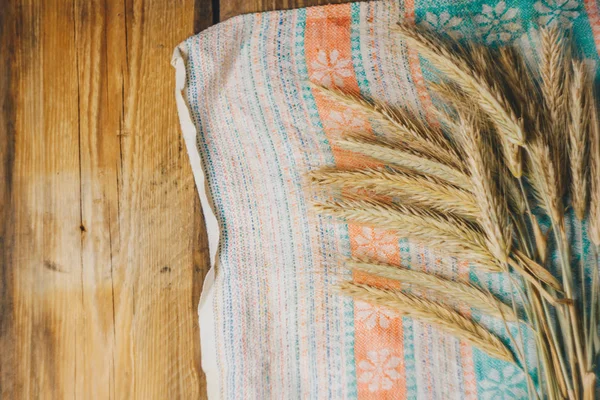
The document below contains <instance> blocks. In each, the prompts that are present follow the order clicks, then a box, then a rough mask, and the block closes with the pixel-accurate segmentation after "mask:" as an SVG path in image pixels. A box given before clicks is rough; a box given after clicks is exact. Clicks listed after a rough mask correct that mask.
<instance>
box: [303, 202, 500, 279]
mask: <svg viewBox="0 0 600 400" xmlns="http://www.w3.org/2000/svg"><path fill="white" fill-rule="evenodd" d="M315 208H316V209H317V210H318V211H320V212H321V213H323V214H327V215H331V216H335V217H338V218H344V219H346V220H347V221H350V222H352V223H356V224H360V225H367V226H374V227H381V228H385V229H394V230H396V231H397V232H398V234H399V235H400V236H402V237H410V238H414V239H416V240H419V241H421V242H422V243H424V244H427V245H429V246H431V247H434V248H441V249H443V250H444V252H445V253H446V254H448V255H449V256H457V257H461V258H463V259H467V260H469V261H472V262H474V263H477V264H478V265H479V266H480V267H481V268H484V269H486V270H488V271H492V272H500V271H502V268H501V265H499V263H498V261H497V260H496V259H495V257H494V256H493V254H492V253H491V252H490V250H489V249H488V247H487V240H486V238H485V235H484V234H483V233H482V232H481V231H479V230H478V229H476V228H474V227H473V226H472V225H471V224H470V223H468V222H467V221H465V220H462V219H460V218H458V217H452V216H450V215H444V214H440V213H436V212H433V211H429V210H424V209H419V208H416V207H411V206H407V205H400V204H391V203H386V202H383V201H378V200H369V199H348V198H346V199H342V200H336V201H330V202H326V203H317V204H315Z"/></svg>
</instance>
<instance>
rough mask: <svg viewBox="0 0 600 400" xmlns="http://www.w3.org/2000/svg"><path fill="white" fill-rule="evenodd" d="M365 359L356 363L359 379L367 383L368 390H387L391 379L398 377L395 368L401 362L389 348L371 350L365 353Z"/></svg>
mask: <svg viewBox="0 0 600 400" xmlns="http://www.w3.org/2000/svg"><path fill="white" fill-rule="evenodd" d="M367 357H368V358H367V359H366V360H362V361H360V362H359V363H358V368H359V378H358V379H359V381H360V382H362V383H368V385H369V391H371V392H377V391H387V390H390V389H391V388H392V385H393V381H395V380H398V379H400V377H401V376H400V373H399V372H398V370H397V368H398V366H399V365H400V363H401V362H402V360H401V359H400V357H396V356H394V355H393V354H392V352H391V350H390V349H381V350H373V351H370V352H368V353H367Z"/></svg>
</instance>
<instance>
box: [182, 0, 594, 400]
mask: <svg viewBox="0 0 600 400" xmlns="http://www.w3.org/2000/svg"><path fill="white" fill-rule="evenodd" d="M598 9H599V8H598V4H597V2H595V1H594V0H589V1H585V2H581V3H580V2H577V1H574V0H540V1H517V0H514V1H496V0H486V1H460V2H453V1H449V0H422V1H413V0H407V1H406V2H400V3H397V2H372V3H353V4H344V5H334V6H324V7H314V8H307V9H298V10H292V11H281V12H269V13H262V14H253V15H244V16H239V17H235V18H232V19H230V20H228V21H225V22H223V23H221V24H219V25H216V26H214V27H212V28H209V29H207V30H206V31H204V32H201V33H200V34H198V35H196V36H193V37H191V38H189V39H188V40H186V41H185V42H183V43H182V44H181V45H179V46H178V48H177V49H176V50H175V55H174V58H173V64H174V65H175V67H176V69H177V101H178V104H179V111H180V116H181V121H182V127H183V131H184V136H185V139H186V144H187V147H188V152H189V155H190V161H191V163H192V166H193V170H194V175H195V178H196V183H197V186H198V188H199V192H200V196H201V201H202V205H203V209H204V214H205V217H206V220H207V227H208V233H209V240H210V245H211V261H212V262H213V265H214V268H213V270H212V271H211V273H210V274H209V276H208V277H207V279H206V281H205V285H204V291H203V294H202V299H201V304H200V307H199V314H200V327H201V343H202V366H203V369H204V371H205V372H206V376H207V381H208V390H209V398H211V399H270V398H277V399H345V398H350V399H353V398H359V399H479V398H481V399H503V398H506V399H522V398H527V387H526V383H525V376H524V374H523V372H522V371H520V370H519V369H517V368H516V367H515V366H513V365H511V364H508V363H504V362H501V361H498V360H495V359H492V358H489V357H487V356H486V355H485V354H484V353H483V352H481V351H479V350H477V349H475V348H473V347H471V346H469V345H467V344H466V343H464V342H461V341H460V340H457V339H455V338H453V337H451V336H449V335H447V334H444V333H442V332H440V331H438V330H437V329H434V328H432V327H431V326H429V325H426V324H421V323H418V322H415V321H413V320H411V319H408V318H401V317H398V316H397V315H395V314H393V313H391V312H389V311H386V310H383V309H377V308H374V307H371V306H369V305H368V304H365V303H360V302H357V303H356V304H355V303H353V302H352V301H351V300H348V299H347V298H344V297H341V296H338V295H337V294H336V293H335V290H334V287H335V285H336V283H337V282H339V281H340V280H343V279H345V278H348V277H349V273H348V272H347V271H346V270H345V269H344V268H343V264H342V260H343V259H344V258H346V257H348V256H350V255H356V256H367V257H369V258H374V259H378V260H381V261H385V262H389V263H395V264H402V265H406V266H410V267H412V268H417V269H426V270H429V271H437V272H439V273H441V274H444V275H446V276H450V277H464V278H469V277H470V278H471V279H474V280H477V279H479V280H482V279H484V280H485V282H484V283H487V284H488V285H489V286H490V288H491V289H492V290H493V291H494V292H496V293H498V294H500V295H502V294H504V295H506V293H508V287H509V286H508V283H507V282H505V281H503V280H502V278H498V277H492V276H483V277H482V276H479V275H477V274H476V273H474V272H473V271H472V270H470V269H469V266H468V265H466V264H461V263H455V264H454V265H452V268H448V267H447V266H445V267H442V266H441V265H440V263H439V257H438V255H436V254H433V253H431V252H430V251H428V250H427V249H425V248H423V247H421V246H419V245H416V244H413V243H410V242H409V241H407V240H405V239H401V240H399V239H398V238H397V236H396V235H394V233H393V232H389V231H384V230H378V229H371V228H365V227H360V226H356V225H346V224H340V223H336V221H333V220H332V219H330V218H325V217H322V216H319V215H316V214H315V213H314V212H312V211H311V209H310V203H311V202H312V201H313V200H315V199H322V198H323V195H324V194H323V193H318V192H315V191H314V189H311V188H309V187H306V182H305V180H304V175H305V174H306V173H307V172H308V171H311V170H315V169H318V168H321V167H324V166H329V165H337V166H346V167H351V166H358V165H362V162H361V161H359V159H358V158H357V157H356V156H354V155H353V154H351V153H348V152H345V151H342V150H340V149H338V148H335V147H332V145H331V142H332V139H335V138H337V137H340V135H343V134H344V133H346V132H349V131H357V130H360V131H367V132H369V131H371V132H375V133H376V132H377V129H378V127H377V126H376V124H374V123H373V124H371V123H369V121H365V120H364V119H361V118H359V117H357V116H356V115H355V114H354V113H353V112H352V111H351V110H348V109H345V108H343V107H340V106H339V105H336V104H334V103H332V102H331V101H329V100H328V99H326V98H324V97H323V96H322V95H320V94H319V93H317V92H315V91H313V90H312V89H311V88H310V87H309V85H308V81H309V80H313V81H316V82H318V83H320V84H322V85H325V86H337V87H339V88H342V89H343V90H349V91H358V92H360V93H362V94H363V95H365V96H367V97H370V98H373V99H377V100H379V101H382V102H385V103H388V104H391V105H393V106H396V107H402V108H407V109H410V110H412V111H413V112H415V113H418V114H419V115H420V116H421V117H423V118H426V119H428V120H429V121H431V122H432V123H435V121H434V119H433V117H432V108H433V104H432V102H433V100H432V97H431V96H430V93H429V90H428V87H427V81H428V75H429V74H431V72H430V71H429V69H428V66H427V63H426V62H425V61H424V60H422V59H420V57H419V55H418V54H417V53H416V52H415V51H413V50H411V49H407V48H406V47H405V45H404V44H403V43H402V42H401V41H400V40H398V38H396V37H394V36H393V35H392V34H391V33H390V31H389V27H390V26H391V25H393V24H394V23H395V22H396V21H397V20H398V19H407V20H414V21H415V22H416V23H419V24H425V25H427V26H429V27H430V28H432V29H435V30H436V31H438V32H439V33H440V34H444V35H449V36H452V37H454V38H457V39H464V40H475V41H478V42H482V43H486V44H488V45H492V46H493V45H499V44H505V43H514V44H516V45H517V46H519V47H520V48H522V49H523V51H524V53H525V55H526V56H527V57H528V58H529V59H535V57H536V52H535V49H536V46H537V45H536V43H537V42H536V40H535V36H536V35H535V34H534V31H533V28H534V27H536V26H538V25H541V26H547V25H559V26H561V27H565V28H568V27H572V29H573V31H572V33H573V37H574V38H575V40H576V42H577V44H578V46H579V48H580V49H581V51H582V53H583V55H584V56H585V57H588V58H591V59H594V60H596V59H597V58H598V49H599V48H600V21H599V14H598ZM464 311H465V312H467V313H469V312H470V311H469V310H464ZM472 315H473V317H474V318H476V319H478V320H479V321H481V322H482V323H485V324H486V325H487V326H489V327H490V329H492V330H496V331H498V334H499V335H501V336H503V337H506V335H505V333H502V331H503V326H502V323H501V322H499V321H494V320H492V319H489V318H486V317H485V316H482V315H477V314H476V313H475V312H474V311H473V314H472ZM524 336H525V340H526V341H527V342H528V345H527V346H526V350H525V352H526V355H527V358H528V363H529V365H530V366H531V369H532V375H533V376H534V377H535V375H536V371H535V365H536V362H535V352H534V350H533V344H532V342H531V337H530V335H528V334H527V332H525V333H524Z"/></svg>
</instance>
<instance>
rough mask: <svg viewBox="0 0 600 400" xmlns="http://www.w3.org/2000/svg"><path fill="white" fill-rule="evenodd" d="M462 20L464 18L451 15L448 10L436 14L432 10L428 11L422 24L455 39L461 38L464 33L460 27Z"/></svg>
mask: <svg viewBox="0 0 600 400" xmlns="http://www.w3.org/2000/svg"><path fill="white" fill-rule="evenodd" d="M461 22H462V18H459V17H450V14H449V13H448V11H443V12H442V13H441V14H440V15H435V14H433V13H430V12H428V13H426V14H425V20H424V21H423V22H422V24H423V25H425V26H426V27H427V28H429V29H431V30H432V31H435V32H438V33H445V34H447V35H448V36H450V37H452V38H454V39H460V38H461V37H462V34H461V33H460V31H459V30H458V29H459V25H460V24H461Z"/></svg>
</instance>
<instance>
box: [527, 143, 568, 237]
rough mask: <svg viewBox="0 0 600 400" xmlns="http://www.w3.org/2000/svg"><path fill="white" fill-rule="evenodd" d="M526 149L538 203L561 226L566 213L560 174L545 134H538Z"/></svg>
mask: <svg viewBox="0 0 600 400" xmlns="http://www.w3.org/2000/svg"><path fill="white" fill-rule="evenodd" d="M526 149H527V152H528V155H529V157H528V159H529V165H530V167H529V181H530V182H531V183H532V186H533V188H534V193H535V195H536V197H537V199H538V202H539V203H540V205H541V206H542V208H544V210H545V211H546V212H547V213H548V215H550V217H551V218H552V220H553V223H555V224H558V225H560V224H561V223H562V220H563V216H564V213H563V209H562V198H561V196H560V194H559V188H558V187H557V185H556V182H557V180H558V179H559V177H558V175H559V174H558V171H557V169H556V167H557V166H556V164H555V163H554V161H553V159H552V156H551V151H550V145H549V143H548V142H547V140H546V138H544V136H543V134H541V133H539V132H538V133H537V134H536V135H535V137H534V138H533V139H532V140H531V141H530V142H529V143H528V145H527V147H526ZM558 225H557V226H558Z"/></svg>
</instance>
